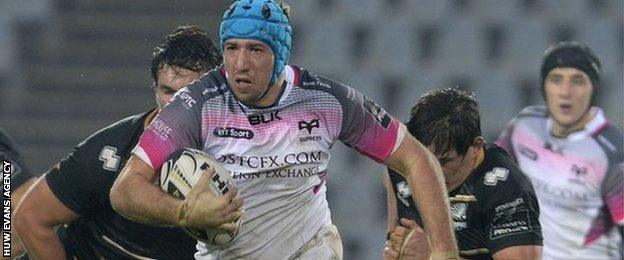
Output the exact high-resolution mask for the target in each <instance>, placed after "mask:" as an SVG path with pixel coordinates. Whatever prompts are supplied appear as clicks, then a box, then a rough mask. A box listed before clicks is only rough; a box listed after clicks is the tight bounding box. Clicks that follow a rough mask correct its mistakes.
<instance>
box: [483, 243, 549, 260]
mask: <svg viewBox="0 0 624 260" xmlns="http://www.w3.org/2000/svg"><path fill="white" fill-rule="evenodd" d="M492 258H493V259H495V260H503V259H535V260H540V259H542V246H538V245H523V246H512V247H508V248H505V249H501V250H500V251H498V252H496V253H495V254H494V255H492Z"/></svg>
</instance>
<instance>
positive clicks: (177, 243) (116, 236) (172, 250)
mask: <svg viewBox="0 0 624 260" xmlns="http://www.w3.org/2000/svg"><path fill="white" fill-rule="evenodd" d="M155 112H156V111H155V110H152V111H150V112H145V113H141V114H138V115H134V116H130V117H127V118H125V119H122V120H120V121H118V122H116V123H114V124H112V125H110V126H108V127H106V128H104V129H102V130H100V131H98V132H97V133H95V134H93V135H92V136H90V137H88V138H87V139H86V140H84V141H83V142H82V143H80V144H78V145H77V146H76V147H75V148H74V149H73V151H72V152H71V153H70V154H69V155H67V156H66V157H65V158H63V159H62V160H61V162H60V163H59V164H57V165H56V166H55V167H53V168H52V169H50V170H49V171H48V172H47V174H46V175H45V178H46V180H47V182H48V185H49V186H50V189H51V190H52V192H53V193H54V195H56V197H57V198H58V199H59V200H60V201H61V202H62V203H63V204H64V205H65V206H67V207H68V208H70V209H71V210H72V211H74V212H76V213H77V214H79V215H80V216H81V217H80V218H79V219H77V220H75V221H72V222H71V223H69V224H66V225H64V226H63V228H61V229H59V230H58V233H59V237H60V238H61V241H62V242H63V245H64V246H65V249H66V251H67V255H68V258H73V257H76V258H78V259H98V258H102V257H103V258H105V259H128V258H141V257H147V258H155V259H192V258H193V254H194V252H195V244H196V241H195V240H193V239H192V238H191V237H190V236H188V235H187V234H186V233H185V232H184V231H182V230H181V229H178V228H168V227H154V226H148V225H144V224H139V223H136V222H133V221H130V220H128V219H125V218H124V217H122V216H121V215H119V214H118V213H117V212H115V211H114V210H113V209H112V207H111V205H110V198H109V191H110V189H111V187H112V186H113V182H114V181H115V179H116V178H117V176H118V175H119V172H120V171H121V170H122V169H123V167H124V165H125V164H126V161H127V160H128V158H129V156H130V153H131V150H132V149H133V148H134V146H135V145H136V144H137V142H138V140H139V137H140V136H141V133H143V128H144V124H145V122H147V121H148V120H150V119H151V117H153V116H154V114H155Z"/></svg>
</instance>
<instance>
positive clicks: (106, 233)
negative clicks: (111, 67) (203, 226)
mask: <svg viewBox="0 0 624 260" xmlns="http://www.w3.org/2000/svg"><path fill="white" fill-rule="evenodd" d="M220 63H221V57H220V54H219V51H218V50H217V48H216V47H215V46H214V44H213V43H212V41H211V40H210V38H209V37H208V36H207V35H206V33H205V32H204V31H202V30H201V29H199V28H198V27H196V26H180V27H178V28H176V30H174V31H173V32H172V33H171V34H169V35H167V37H166V40H165V42H164V43H163V44H162V45H161V46H158V47H156V48H155V49H154V54H153V57H152V63H151V72H152V78H153V80H154V93H155V98H156V103H157V105H158V106H157V107H156V108H152V109H149V110H148V111H146V112H143V113H140V114H137V115H133V116H130V117H127V118H125V119H122V120H120V121H118V122H116V123H114V124H112V125H110V126H108V127H106V128H104V129H102V130H100V131H98V132H96V133H94V134H93V135H92V136H90V137H89V138H87V139H86V140H85V141H83V142H81V143H80V144H78V145H77V146H76V147H75V148H74V149H73V151H72V152H71V153H70V154H68V155H67V156H66V157H65V158H63V159H62V160H61V161H60V162H59V164H57V165H56V166H54V167H52V168H51V169H50V170H49V171H48V172H47V173H46V174H45V175H43V176H42V178H39V180H38V181H37V182H36V183H35V185H34V186H33V188H32V189H31V190H30V191H29V192H28V193H27V194H26V196H25V197H24V200H23V203H22V204H21V205H20V207H19V208H18V209H17V211H16V212H15V221H16V228H17V230H18V232H19V234H20V236H22V238H23V241H22V242H23V243H24V244H25V246H26V249H27V250H28V256H29V257H31V258H34V259H137V258H142V259H146V258H150V259H188V258H191V257H192V256H193V253H194V252H195V241H194V240H193V239H192V238H191V237H190V236H188V235H187V234H186V233H185V232H184V231H182V230H181V229H179V228H163V227H154V226H148V225H144V224H139V223H136V222H132V221H129V220H127V219H125V218H123V217H122V216H120V215H119V214H117V213H116V212H115V211H113V209H112V208H111V206H110V202H109V190H110V188H111V186H112V184H113V182H114V180H115V178H116V176H117V174H118V173H119V171H120V170H121V169H122V168H123V165H124V164H125V162H126V160H127V159H128V157H129V156H130V152H131V150H132V148H134V146H135V145H136V143H137V142H138V140H139V137H140V136H141V133H142V132H143V130H144V127H145V126H147V124H149V123H150V121H151V120H152V119H153V118H154V116H155V115H156V113H158V111H159V110H160V109H162V108H163V107H164V106H165V105H166V104H167V102H168V101H169V100H170V99H171V97H172V96H173V94H174V93H175V92H176V91H177V90H179V89H180V88H182V87H184V86H185V85H187V84H188V83H191V82H192V81H194V80H197V79H198V78H199V77H200V76H201V75H202V74H203V73H205V72H207V71H209V70H210V69H212V68H214V67H215V66H217V65H219V64H220ZM60 224H64V225H63V226H62V227H59V228H58V229H56V232H55V230H54V228H55V226H56V225H60ZM14 256H15V255H14Z"/></svg>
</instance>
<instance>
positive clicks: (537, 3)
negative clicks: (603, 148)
mask: <svg viewBox="0 0 624 260" xmlns="http://www.w3.org/2000/svg"><path fill="white" fill-rule="evenodd" d="M230 3H231V1H221V0H218V1H207V0H201V1H200V0H186V1H179V0H175V1H169V0H132V1H127V0H80V1H79V0H0V127H2V128H4V129H5V130H7V131H8V132H9V133H10V134H11V135H12V136H13V137H14V138H15V139H16V141H17V142H18V143H19V144H20V145H21V148H22V151H23V153H24V156H25V160H26V162H27V163H28V164H29V167H30V168H31V169H32V170H34V172H36V173H42V172H44V171H46V170H47V169H48V168H49V167H51V166H52V165H53V164H54V163H55V162H56V161H58V160H59V159H61V158H62V157H63V156H64V155H65V154H66V153H68V152H69V151H70V150H71V148H72V147H73V146H74V145H76V144H77V143H78V142H79V141H81V140H82V139H84V138H86V137H87V136H88V135H89V134H91V133H93V132H94V131H96V130H98V129H100V128H101V127H104V126H106V125H108V124H110V123H112V122H114V121H116V120H118V119H120V118H123V117H126V116H128V115H131V114H135V113H138V112H142V111H145V110H146V109H148V108H151V107H153V106H154V98H153V94H152V92H151V89H150V84H151V83H152V82H151V79H150V76H149V73H148V71H149V70H148V65H149V60H150V58H151V52H152V49H153V47H154V46H155V45H156V44H159V43H160V42H161V40H162V37H163V36H164V35H165V34H166V33H169V32H170V31H172V30H173V29H174V28H175V27H176V26H177V25H181V24H197V25H200V26H201V27H202V28H204V29H205V30H207V31H208V32H209V33H210V34H211V35H213V38H214V39H215V40H216V39H217V37H218V36H217V31H218V26H219V20H220V18H221V14H222V13H223V11H224V10H225V9H226V8H227V7H228V6H229V4H230ZM289 3H290V4H291V6H292V7H293V18H292V22H293V27H294V43H293V46H294V47H293V55H292V58H291V61H292V63H294V64H298V65H301V66H303V67H306V68H308V69H311V70H313V71H314V72H318V73H319V74H324V75H326V76H329V77H332V78H335V79H337V80H340V81H343V82H346V83H348V84H350V85H351V86H353V87H354V88H356V89H358V90H359V91H361V92H363V93H364V94H366V95H368V96H370V97H372V98H373V99H374V100H376V101H377V102H378V103H380V104H381V105H382V106H384V107H385V108H387V110H388V111H389V112H391V113H392V114H394V115H395V116H397V117H398V118H400V119H401V120H406V119H407V116H408V113H409V109H410V107H411V106H412V104H413V103H414V102H415V101H416V99H417V98H418V96H419V95H420V94H421V93H423V92H424V91H426V90H429V89H432V88H435V87H455V86H459V87H460V88H463V89H468V90H472V91H474V92H475V93H476V95H477V97H478V98H479V100H480V103H481V112H482V117H483V119H482V122H483V130H484V132H485V135H486V137H487V138H489V139H490V140H493V139H495V138H496V136H497V135H498V133H500V131H501V130H502V129H503V128H504V126H505V124H506V123H507V122H508V121H509V119H511V118H512V117H513V116H514V115H515V114H516V113H517V112H518V111H519V110H520V109H521V108H522V107H524V106H526V105H529V104H535V103H543V102H542V99H541V96H540V93H539V85H538V83H539V81H538V77H539V66H540V58H541V55H542V52H543V50H544V49H545V48H546V47H547V46H548V45H550V44H551V43H554V42H557V41H560V40H579V41H582V42H585V43H586V44H588V45H589V46H590V47H591V48H592V49H593V50H594V51H595V52H596V54H597V55H598V57H599V58H600V60H601V61H602V65H603V85H602V86H600V87H599V88H598V89H597V94H598V104H599V105H600V106H601V107H603V108H604V109H605V111H606V113H607V115H608V117H609V118H610V119H611V121H612V122H614V123H615V124H616V125H617V126H618V127H619V128H620V129H622V126H623V122H624V111H623V108H622V106H623V105H622V103H623V101H624V97H623V90H624V80H623V76H622V75H623V74H624V70H623V68H624V67H623V64H624V58H623V53H624V48H623V44H624V40H623V38H624V29H623V27H624V25H623V23H624V18H623V8H624V4H623V1H621V0H584V1H582V0H548V1H546V0H506V1H499V0H474V1H471V0H429V1H424V0H385V1H382V0H314V1H313V0H307V1H304V0H291V1H290V2H289ZM382 171H383V168H382V167H380V166H379V165H376V164H374V163H373V162H372V161H371V160H367V159H364V158H362V157H360V156H359V155H357V154H356V153H355V152H353V151H351V150H349V149H347V148H346V147H345V146H344V145H337V146H336V148H334V158H333V162H332V164H331V166H330V172H331V175H330V176H331V177H330V179H331V180H330V181H329V183H328V189H329V190H328V196H329V201H330V206H331V208H332V212H333V219H334V221H335V222H336V224H337V226H338V228H339V229H340V232H341V235H342V238H343V242H344V248H345V259H379V258H380V254H381V248H382V242H383V239H384V237H385V229H386V228H385V227H386V220H385V215H386V214H385V212H386V206H385V192H384V189H383V185H382V178H381V176H382V175H381V174H380V173H381V172H382Z"/></svg>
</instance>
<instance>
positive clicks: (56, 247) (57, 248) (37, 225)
mask: <svg viewBox="0 0 624 260" xmlns="http://www.w3.org/2000/svg"><path fill="white" fill-rule="evenodd" d="M18 223H19V224H18ZM15 228H16V230H17V233H18V234H19V236H20V238H21V242H22V244H23V245H24V247H25V249H26V251H28V256H29V257H30V259H66V254H65V249H64V248H63V245H62V244H61V241H60V239H59V238H58V236H57V235H56V233H55V232H54V228H53V225H48V224H45V223H41V222H39V221H37V219H36V216H23V217H18V218H17V219H16V224H15ZM14 256H15V255H14Z"/></svg>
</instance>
